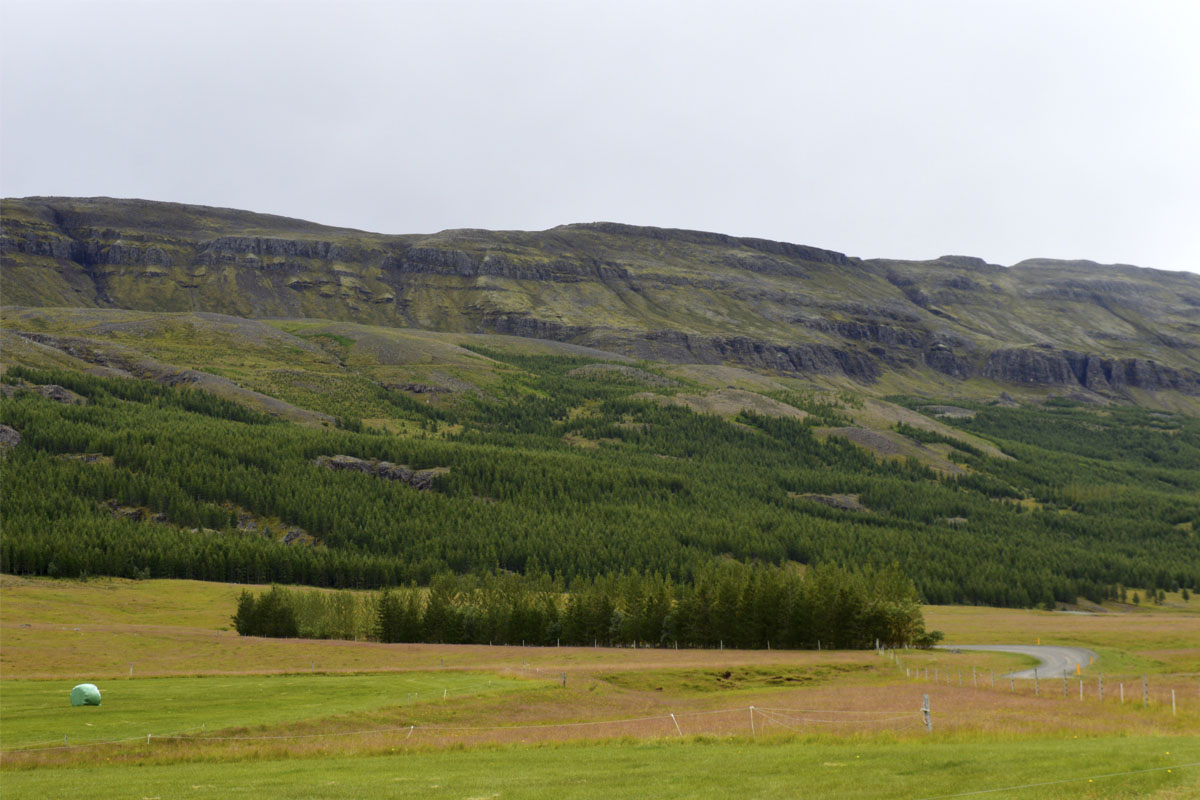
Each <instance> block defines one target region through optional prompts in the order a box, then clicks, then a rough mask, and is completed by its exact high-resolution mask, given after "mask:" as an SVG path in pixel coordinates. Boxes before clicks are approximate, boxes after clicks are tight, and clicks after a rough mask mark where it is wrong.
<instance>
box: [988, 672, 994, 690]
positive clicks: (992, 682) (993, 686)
mask: <svg viewBox="0 0 1200 800" xmlns="http://www.w3.org/2000/svg"><path fill="white" fill-rule="evenodd" d="M988 672H990V673H992V688H993V689H995V688H996V670H994V669H992V670H988Z"/></svg>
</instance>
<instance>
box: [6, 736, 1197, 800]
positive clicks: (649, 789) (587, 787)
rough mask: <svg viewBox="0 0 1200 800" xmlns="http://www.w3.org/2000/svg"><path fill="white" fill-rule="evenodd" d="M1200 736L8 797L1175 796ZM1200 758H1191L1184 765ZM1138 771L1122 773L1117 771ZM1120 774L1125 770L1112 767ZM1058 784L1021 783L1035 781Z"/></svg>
mask: <svg viewBox="0 0 1200 800" xmlns="http://www.w3.org/2000/svg"><path fill="white" fill-rule="evenodd" d="M1197 762H1200V739H1196V738H1192V739H1191V740H1188V741H1180V740H1178V739H1158V738H1152V737H1150V738H1142V739H1137V740H1129V739H1123V738H1102V739H1061V738H1060V739H1040V738H1038V739H1030V740H1024V741H1003V742H987V741H978V740H971V741H934V742H920V743H913V742H902V743H897V742H878V741H855V740H850V741H837V742H831V741H820V740H806V739H797V740H790V741H789V740H774V741H763V742H751V741H748V740H745V739H740V740H739V739H734V740H719V739H700V740H696V739H683V740H680V741H674V740H669V739H660V740H653V741H618V742H610V743H604V744H598V745H581V744H572V745H564V746H553V747H520V746H516V747H498V748H478V749H473V750H467V751H463V750H443V751H440V752H428V751H427V752H420V751H419V752H401V751H400V750H398V751H397V753H396V754H395V755H386V756H371V757H361V758H324V759H304V760H301V759H283V760H273V761H255V762H242V763H230V764H221V765H220V766H217V765H215V764H212V763H209V762H206V761H199V762H194V763H182V764H172V765H167V766H149V767H107V766H104V767H88V768H66V769H58V770H30V771H19V772H7V773H5V775H4V795H5V797H6V798H12V799H13V800H16V798H47V797H78V796H83V795H86V796H88V797H94V798H100V797H141V798H150V797H157V798H167V797H202V798H206V797H212V798H216V797H255V798H264V799H265V798H288V799H289V800H299V799H300V798H346V797H357V798H384V797H389V798H390V797H422V798H431V799H433V800H437V799H438V798H493V797H496V798H546V797H553V798H558V799H559V800H565V798H580V800H583V799H584V798H602V799H603V800H607V799H608V798H612V797H639V798H694V797H837V798H900V797H903V798H932V797H946V796H958V795H962V794H964V793H977V792H981V791H984V790H994V791H993V792H992V793H991V795H990V796H995V797H1010V798H1020V799H1021V800H1025V799H1026V798H1028V800H1035V799H1037V798H1112V799H1115V798H1145V797H1157V798H1168V799H1169V798H1174V799H1177V800H1182V798H1186V797H1195V796H1197V793H1200V764H1198V763H1197ZM1185 764H1190V765H1191V766H1185V767H1180V765H1185ZM1127 772H1133V773H1135V774H1122V775H1115V776H1114V775H1112V774H1113V773H1127ZM1102 776H1112V777H1102ZM1050 782H1057V783H1051V785H1041V786H1037V785H1035V786H1029V787H1028V788H1016V787H1022V786H1025V785H1027V784H1046V783H1050Z"/></svg>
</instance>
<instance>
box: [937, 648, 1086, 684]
mask: <svg viewBox="0 0 1200 800" xmlns="http://www.w3.org/2000/svg"><path fill="white" fill-rule="evenodd" d="M939 647H940V649H942V650H991V651H993V652H997V653H1019V654H1020V655H1023V656H1033V657H1034V658H1036V659H1038V660H1040V661H1041V662H1042V663H1040V664H1038V665H1037V667H1036V669H1037V672H1038V677H1040V678H1059V677H1062V674H1063V673H1064V672H1065V673H1066V674H1067V675H1074V674H1075V665H1076V664H1079V665H1080V666H1082V667H1086V666H1087V665H1088V663H1089V662H1088V660H1089V659H1098V658H1099V657H1098V656H1097V655H1096V653H1095V652H1094V651H1092V650H1088V649H1086V648H1083V647H1057V646H1055V645H1049V644H943V645H939ZM1004 677H1005V678H1010V677H1011V678H1032V677H1033V669H1026V670H1021V671H1020V672H1013V673H1011V674H1010V675H1005V676H1004Z"/></svg>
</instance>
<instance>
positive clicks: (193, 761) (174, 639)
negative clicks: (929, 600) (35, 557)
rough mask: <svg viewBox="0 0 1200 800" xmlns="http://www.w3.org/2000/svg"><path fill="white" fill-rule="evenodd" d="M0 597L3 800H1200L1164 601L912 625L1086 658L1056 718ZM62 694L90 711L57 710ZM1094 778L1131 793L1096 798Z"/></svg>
mask: <svg viewBox="0 0 1200 800" xmlns="http://www.w3.org/2000/svg"><path fill="white" fill-rule="evenodd" d="M2 580H3V584H2V588H3V592H4V598H5V602H4V605H3V610H2V612H0V626H2V627H0V632H2V633H3V641H4V648H3V662H2V667H3V672H2V676H3V678H2V680H0V703H2V708H0V713H2V715H3V719H4V726H3V731H2V734H0V748H2V750H3V754H4V759H3V773H2V775H0V777H2V778H3V783H4V786H5V796H6V797H57V796H70V795H72V794H77V793H78V792H79V791H81V787H85V786H86V787H87V790H88V791H89V793H91V794H92V795H93V796H95V797H124V796H139V797H141V796H146V797H151V796H161V797H166V796H180V795H183V796H197V797H204V796H212V797H217V796H226V795H229V794H236V793H239V792H240V793H244V794H247V795H253V796H257V797H276V796H278V797H285V796H286V797H296V796H305V797H344V796H359V797H373V796H385V795H386V796H389V797H393V796H416V795H418V794H419V795H421V796H430V797H474V796H493V795H498V796H501V797H544V796H552V795H553V796H564V797H581V798H586V797H595V796H599V795H601V794H607V795H612V794H613V793H614V792H615V793H617V794H618V795H638V796H646V797H688V796H697V795H699V794H712V793H714V792H716V793H724V792H728V793H734V792H736V793H740V794H741V795H742V796H768V795H772V794H780V793H782V794H788V793H794V792H795V791H796V789H797V787H800V786H803V787H804V788H805V791H806V792H811V793H813V794H814V795H816V796H839V797H924V796H938V795H945V794H954V793H957V792H964V791H973V790H979V789H986V788H997V789H1002V788H1004V787H1016V786H1023V785H1025V784H1039V783H1045V782H1051V781H1070V779H1073V778H1081V779H1082V780H1080V781H1077V782H1066V783H1052V784H1051V785H1046V786H1030V787H1028V788H1024V789H1021V790H1020V794H1019V795H1013V796H1018V797H1022V798H1023V797H1143V796H1152V797H1162V798H1181V797H1186V796H1192V795H1194V794H1195V793H1196V791H1197V790H1198V789H1200V769H1197V768H1196V767H1195V766H1191V767H1188V766H1183V765H1186V764H1192V763H1194V762H1200V738H1198V737H1196V735H1195V733H1194V732H1195V731H1196V730H1197V729H1200V696H1198V693H1197V680H1198V679H1200V675H1197V674H1196V673H1195V671H1194V669H1193V670H1188V669H1186V667H1187V665H1189V664H1194V663H1195V660H1196V659H1197V657H1198V656H1200V613H1196V612H1197V611H1200V608H1197V609H1193V608H1192V607H1191V604H1189V603H1184V602H1181V601H1180V600H1179V599H1178V598H1170V599H1169V600H1168V602H1166V603H1164V604H1163V605H1162V606H1161V607H1155V608H1153V609H1152V610H1151V609H1146V610H1138V611H1121V610H1119V609H1115V608H1113V609H1110V610H1108V611H1107V612H1102V613H1095V614H1089V615H1084V614H1065V613H1053V612H1045V611H1028V610H1011V609H1005V610H1000V609H987V608H965V607H926V609H925V614H926V617H927V619H928V620H929V622H930V625H931V627H937V628H941V629H943V630H945V631H946V633H947V637H948V640H949V641H955V642H959V643H966V642H967V641H968V639H969V640H970V641H972V642H975V643H983V642H988V641H992V642H1008V641H1013V642H1016V641H1020V642H1024V643H1032V642H1031V641H1030V640H1031V639H1032V640H1036V639H1038V638H1040V639H1041V640H1042V641H1043V642H1044V643H1056V644H1061V643H1071V644H1080V645H1083V646H1087V647H1090V648H1092V649H1095V650H1097V652H1098V653H1100V654H1101V660H1100V662H1099V663H1097V664H1095V665H1081V675H1080V677H1079V679H1076V678H1074V677H1072V678H1071V679H1070V681H1069V685H1067V689H1068V693H1067V697H1066V698H1065V699H1064V697H1063V686H1064V684H1063V682H1062V681H1061V680H1059V679H1057V678H1055V679H1047V680H1044V681H1042V682H1041V684H1040V686H1039V689H1038V693H1037V695H1036V696H1035V694H1034V689H1033V687H1032V686H1031V685H1030V682H1028V681H1025V682H1015V683H1014V684H1012V685H1010V683H1009V682H1008V681H1006V680H1004V679H1003V677H1002V676H1003V674H1004V673H1005V672H1007V671H1008V670H1010V669H1014V668H1017V667H1024V666H1027V665H1028V664H1029V660H1028V659H1026V658H1023V657H1021V656H1015V655H1008V654H1000V653H978V652H976V653H971V652H966V651H964V652H958V653H956V652H953V651H946V650H934V651H901V652H899V653H896V654H892V653H885V654H883V655H881V654H877V653H875V652H873V651H866V652H863V651H832V652H831V651H821V652H817V651H780V650H772V651H765V650H730V649H725V650H716V651H714V650H699V649H681V650H674V649H649V648H636V649H635V648H603V647H601V648H590V647H561V648H557V647H519V646H517V647H487V646H471V645H433V644H403V645H402V644H393V645H385V644H380V643H376V642H366V641H333V640H274V639H265V638H244V637H239V636H237V635H236V634H235V633H233V632H232V631H231V630H230V629H229V628H230V627H231V626H230V614H231V612H232V609H233V605H234V601H235V599H236V595H237V593H238V592H240V590H241V589H242V588H243V587H238V586H231V585H226V584H212V583H201V582H191V581H129V580H120V579H94V580H91V581H64V580H50V579H27V578H18V577H15V576H4V577H3V579H2ZM255 588H257V587H255ZM1122 642H1124V643H1125V646H1124V647H1122ZM893 659H895V660H893ZM1109 659H1111V660H1109ZM1134 666H1137V667H1141V668H1142V669H1141V670H1137V671H1136V672H1139V673H1140V672H1142V671H1144V672H1145V673H1146V674H1147V675H1148V684H1149V695H1148V700H1149V703H1148V706H1146V707H1143V705H1142V702H1141V683H1140V677H1139V676H1138V675H1137V674H1134V672H1135V671H1130V672H1129V674H1127V675H1126V674H1119V673H1120V672H1121V671H1122V669H1123V668H1126V667H1134ZM131 667H132V670H133V675H132V677H131V676H130V668H131ZM926 669H928V670H929V676H930V677H929V678H926V677H925V675H926V672H925V671H926ZM906 670H907V675H906ZM1102 671H1103V672H1105V682H1106V687H1107V692H1106V694H1105V698H1104V700H1103V702H1101V701H1100V699H1099V697H1098V692H1097V688H1098V677H1099V674H1100V672H1102ZM935 674H936V676H937V677H936V678H935V677H933V676H934V675H935ZM84 680H89V681H92V682H95V683H97V685H99V686H100V688H101V690H102V692H103V693H104V703H103V704H102V705H101V706H100V707H94V708H86V707H85V708H72V707H70V706H69V705H67V703H66V694H67V692H68V690H69V689H70V687H71V686H72V685H74V683H77V682H80V681H84ZM960 681H961V684H960ZM1122 682H1124V684H1125V685H1124V687H1123V689H1124V691H1125V692H1126V693H1127V695H1128V696H1127V697H1126V698H1125V700H1126V702H1124V703H1122V702H1121V698H1120V697H1119V695H1118V694H1117V692H1118V688H1117V687H1118V685H1120V684H1121V683H1122ZM1080 685H1082V686H1083V690H1084V694H1083V699H1082V700H1081V699H1080V696H1079V686H1080ZM1172 689H1174V690H1175V692H1176V700H1177V705H1176V712H1175V713H1174V714H1172V712H1171V706H1170V691H1171V690H1172ZM924 695H929V696H930V698H931V704H932V709H933V711H932V724H933V731H932V732H929V731H927V730H926V728H925V725H924V722H923V718H922V716H921V714H920V713H919V709H920V707H921V704H922V702H923V696H924ZM751 707H754V709H755V710H754V711H751ZM146 734H151V736H150V738H149V740H147V738H146ZM63 737H66V746H65V747H64V745H63V742H64V739H63ZM214 763H216V764H220V765H221V766H220V769H218V770H214V769H213V765H214ZM1166 768H1170V769H1171V770H1172V771H1171V772H1166V771H1165V770H1166ZM1141 770H1151V771H1149V772H1140V771H1141ZM1110 773H1133V774H1127V775H1120V776H1117V777H1111V778H1097V777H1096V776H1100V775H1108V774H1110ZM1089 777H1090V778H1092V780H1093V781H1095V783H1092V784H1089V783H1088V778H1089ZM1002 794H1003V793H1002Z"/></svg>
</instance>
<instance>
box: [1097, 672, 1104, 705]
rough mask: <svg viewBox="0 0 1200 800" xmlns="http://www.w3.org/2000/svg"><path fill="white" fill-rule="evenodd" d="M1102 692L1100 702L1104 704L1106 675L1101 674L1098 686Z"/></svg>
mask: <svg viewBox="0 0 1200 800" xmlns="http://www.w3.org/2000/svg"><path fill="white" fill-rule="evenodd" d="M1097 686H1098V687H1099V690H1100V702H1101V703H1103V702H1104V673H1103V672H1101V673H1100V678H1099V683H1098V684H1097Z"/></svg>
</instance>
